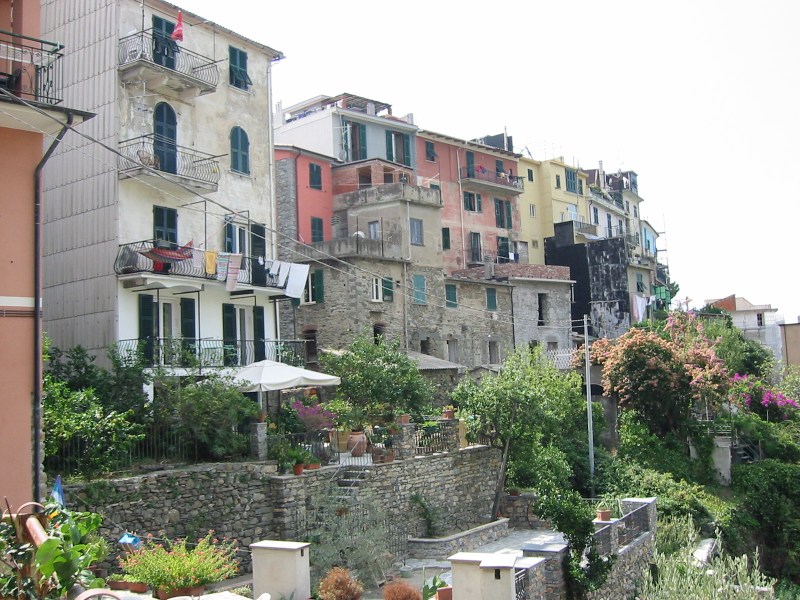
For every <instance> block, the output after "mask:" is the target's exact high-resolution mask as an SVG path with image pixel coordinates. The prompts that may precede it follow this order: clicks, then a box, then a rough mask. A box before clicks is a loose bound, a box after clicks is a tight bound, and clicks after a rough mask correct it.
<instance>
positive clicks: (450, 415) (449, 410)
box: [442, 404, 456, 421]
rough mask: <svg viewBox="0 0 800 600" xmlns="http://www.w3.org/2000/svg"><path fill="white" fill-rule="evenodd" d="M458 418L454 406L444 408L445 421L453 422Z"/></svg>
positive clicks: (443, 417)
mask: <svg viewBox="0 0 800 600" xmlns="http://www.w3.org/2000/svg"><path fill="white" fill-rule="evenodd" d="M455 418H456V408H455V406H453V405H452V404H448V405H447V406H445V407H444V408H442V419H445V420H448V421H450V420H452V419H455Z"/></svg>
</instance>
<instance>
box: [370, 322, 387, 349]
mask: <svg viewBox="0 0 800 600" xmlns="http://www.w3.org/2000/svg"><path fill="white" fill-rule="evenodd" d="M384 337H386V323H375V324H374V325H373V326H372V341H374V342H375V345H376V346H377V345H378V344H380V343H381V338H384Z"/></svg>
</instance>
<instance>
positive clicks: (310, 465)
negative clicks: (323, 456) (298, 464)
mask: <svg viewBox="0 0 800 600" xmlns="http://www.w3.org/2000/svg"><path fill="white" fill-rule="evenodd" d="M303 466H304V467H305V470H306V471H316V470H317V469H319V468H320V467H321V466H322V465H321V463H306V464H305V465H303Z"/></svg>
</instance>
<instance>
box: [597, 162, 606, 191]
mask: <svg viewBox="0 0 800 600" xmlns="http://www.w3.org/2000/svg"><path fill="white" fill-rule="evenodd" d="M597 178H598V179H599V180H600V189H601V190H603V191H605V189H606V174H605V173H604V172H603V161H602V160H601V161H600V167H599V168H598V169H597Z"/></svg>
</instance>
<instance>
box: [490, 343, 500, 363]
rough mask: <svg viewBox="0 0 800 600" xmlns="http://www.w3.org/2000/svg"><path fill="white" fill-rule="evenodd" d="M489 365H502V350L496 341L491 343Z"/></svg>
mask: <svg viewBox="0 0 800 600" xmlns="http://www.w3.org/2000/svg"><path fill="white" fill-rule="evenodd" d="M489 364H490V365H499V364H500V348H499V347H498V345H497V342H495V341H490V342H489Z"/></svg>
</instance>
